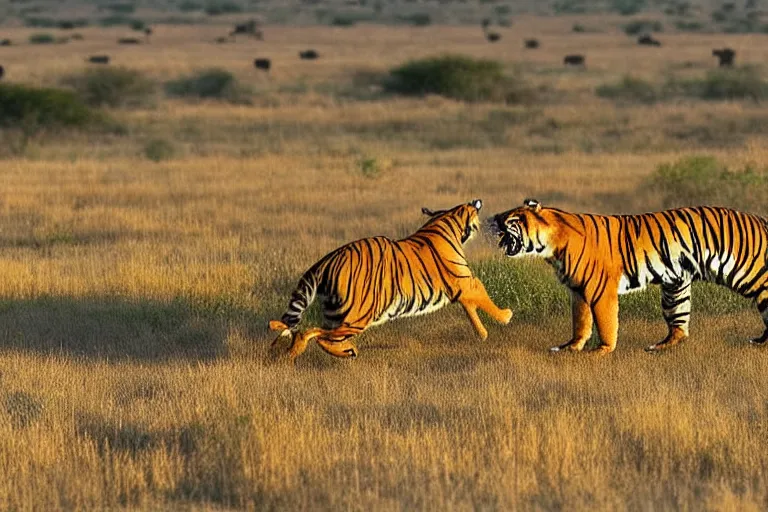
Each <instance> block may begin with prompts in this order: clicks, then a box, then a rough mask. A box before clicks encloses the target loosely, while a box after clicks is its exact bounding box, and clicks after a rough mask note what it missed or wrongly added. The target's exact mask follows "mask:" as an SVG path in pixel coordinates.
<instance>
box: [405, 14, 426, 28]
mask: <svg viewBox="0 0 768 512" xmlns="http://www.w3.org/2000/svg"><path fill="white" fill-rule="evenodd" d="M397 19H398V20H399V21H401V22H403V23H407V24H409V25H413V26H415V27H426V26H427V25H431V24H432V17H431V16H430V15H429V14H428V13H426V12H415V13H413V14H406V15H403V16H398V17H397Z"/></svg>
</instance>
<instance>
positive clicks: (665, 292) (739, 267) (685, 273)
mask: <svg viewBox="0 0 768 512" xmlns="http://www.w3.org/2000/svg"><path fill="white" fill-rule="evenodd" d="M489 227H490V228H491V230H492V231H493V232H495V233H496V234H497V236H498V237H499V246H500V247H502V248H503V249H504V251H505V253H506V255H507V256H509V257H516V256H522V255H535V256H538V257H541V258H544V259H545V260H546V261H547V262H549V264H550V265H552V266H553V267H554V268H555V270H556V272H557V274H558V277H559V278H560V280H561V282H563V283H564V284H565V285H566V286H568V287H569V288H570V289H571V294H572V315H573V338H572V339H571V340H570V341H568V342H567V343H564V344H562V345H559V346H556V347H552V349H551V350H552V351H555V352H557V351H560V350H566V349H567V350H574V351H581V350H582V349H583V348H584V345H585V343H586V342H587V340H588V339H589V337H590V336H591V335H592V319H593V315H594V320H595V323H596V324H597V331H598V334H599V335H600V340H601V345H600V346H599V347H598V349H597V350H598V351H599V352H601V353H609V352H612V351H613V350H614V349H615V348H616V337H617V333H618V322H619V320H618V313H619V302H618V296H619V295H621V294H624V293H628V292H631V291H635V290H641V289H643V288H645V286H646V285H648V284H660V285H661V308H662V312H663V316H664V320H665V321H666V323H667V326H668V328H669V333H668V334H667V336H666V338H665V339H664V340H663V341H661V342H659V343H656V344H654V345H651V346H649V347H648V348H647V349H646V350H648V351H656V350H661V349H663V348H666V347H669V346H672V345H675V344H677V343H679V342H681V341H683V340H685V339H686V338H687V337H688V323H689V319H690V314H691V282H692V281H694V280H704V281H711V282H715V283H718V284H721V285H724V286H727V287H728V288H730V289H731V290H733V291H735V292H737V293H739V294H741V295H742V296H744V297H746V298H749V299H753V300H754V301H755V302H756V303H757V309H758V311H759V312H760V314H761V316H762V318H763V322H764V323H765V326H766V327H765V330H764V331H763V334H762V335H761V336H759V337H757V338H755V339H752V340H750V341H751V342H752V343H755V344H765V343H766V341H768V220H766V219H765V218H763V217H759V216H757V215H752V214H749V213H743V212H739V211H736V210H731V209H727V208H714V207H708V206H698V207H692V208H678V209H673V210H666V211H662V212H656V213H646V214H642V215H592V214H575V213H569V212H565V211H562V210H558V209H555V208H544V207H542V205H541V204H540V203H539V202H538V201H536V200H535V199H526V200H525V201H524V203H523V206H522V207H519V208H515V209H513V210H509V211H507V212H504V213H500V214H498V215H496V216H494V217H493V218H492V219H490V220H489Z"/></svg>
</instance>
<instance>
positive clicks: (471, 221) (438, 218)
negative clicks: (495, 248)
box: [421, 199, 483, 244]
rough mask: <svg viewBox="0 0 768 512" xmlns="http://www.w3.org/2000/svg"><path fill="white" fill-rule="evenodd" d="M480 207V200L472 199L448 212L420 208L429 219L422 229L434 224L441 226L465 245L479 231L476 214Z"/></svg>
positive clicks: (478, 218) (477, 215) (477, 214)
mask: <svg viewBox="0 0 768 512" xmlns="http://www.w3.org/2000/svg"><path fill="white" fill-rule="evenodd" d="M482 207H483V202H482V201H481V200H480V199H473V200H472V201H470V202H468V203H466V204H460V205H458V206H454V207H453V208H450V209H448V210H430V209H429V208H422V209H421V212H422V213H423V214H424V215H427V216H428V217H430V220H429V221H427V223H426V224H425V225H424V226H423V227H422V229H423V228H426V227H429V226H431V225H434V224H442V225H443V226H444V228H445V229H446V230H448V231H449V232H452V233H454V234H455V235H457V237H458V238H459V240H460V241H461V243H462V244H465V243H467V241H469V239H470V238H472V236H473V235H474V234H475V233H477V231H478V230H479V229H480V225H481V224H480V215H479V213H478V212H480V208H482Z"/></svg>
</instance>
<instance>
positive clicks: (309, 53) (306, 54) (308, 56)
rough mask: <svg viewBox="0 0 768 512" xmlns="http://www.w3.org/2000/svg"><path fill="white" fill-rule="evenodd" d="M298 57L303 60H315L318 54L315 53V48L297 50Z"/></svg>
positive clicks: (318, 56)
mask: <svg viewBox="0 0 768 512" xmlns="http://www.w3.org/2000/svg"><path fill="white" fill-rule="evenodd" d="M299 58H301V59H304V60H315V59H319V58H320V54H319V53H317V52H316V51H315V50H306V51H303V52H299Z"/></svg>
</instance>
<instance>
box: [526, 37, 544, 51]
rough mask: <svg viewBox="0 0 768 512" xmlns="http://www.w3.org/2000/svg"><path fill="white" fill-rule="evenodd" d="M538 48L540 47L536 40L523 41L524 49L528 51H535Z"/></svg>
mask: <svg viewBox="0 0 768 512" xmlns="http://www.w3.org/2000/svg"><path fill="white" fill-rule="evenodd" d="M539 46H540V45H539V40H538V39H526V40H525V47H526V48H528V49H531V50H535V49H536V48H538V47H539Z"/></svg>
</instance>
